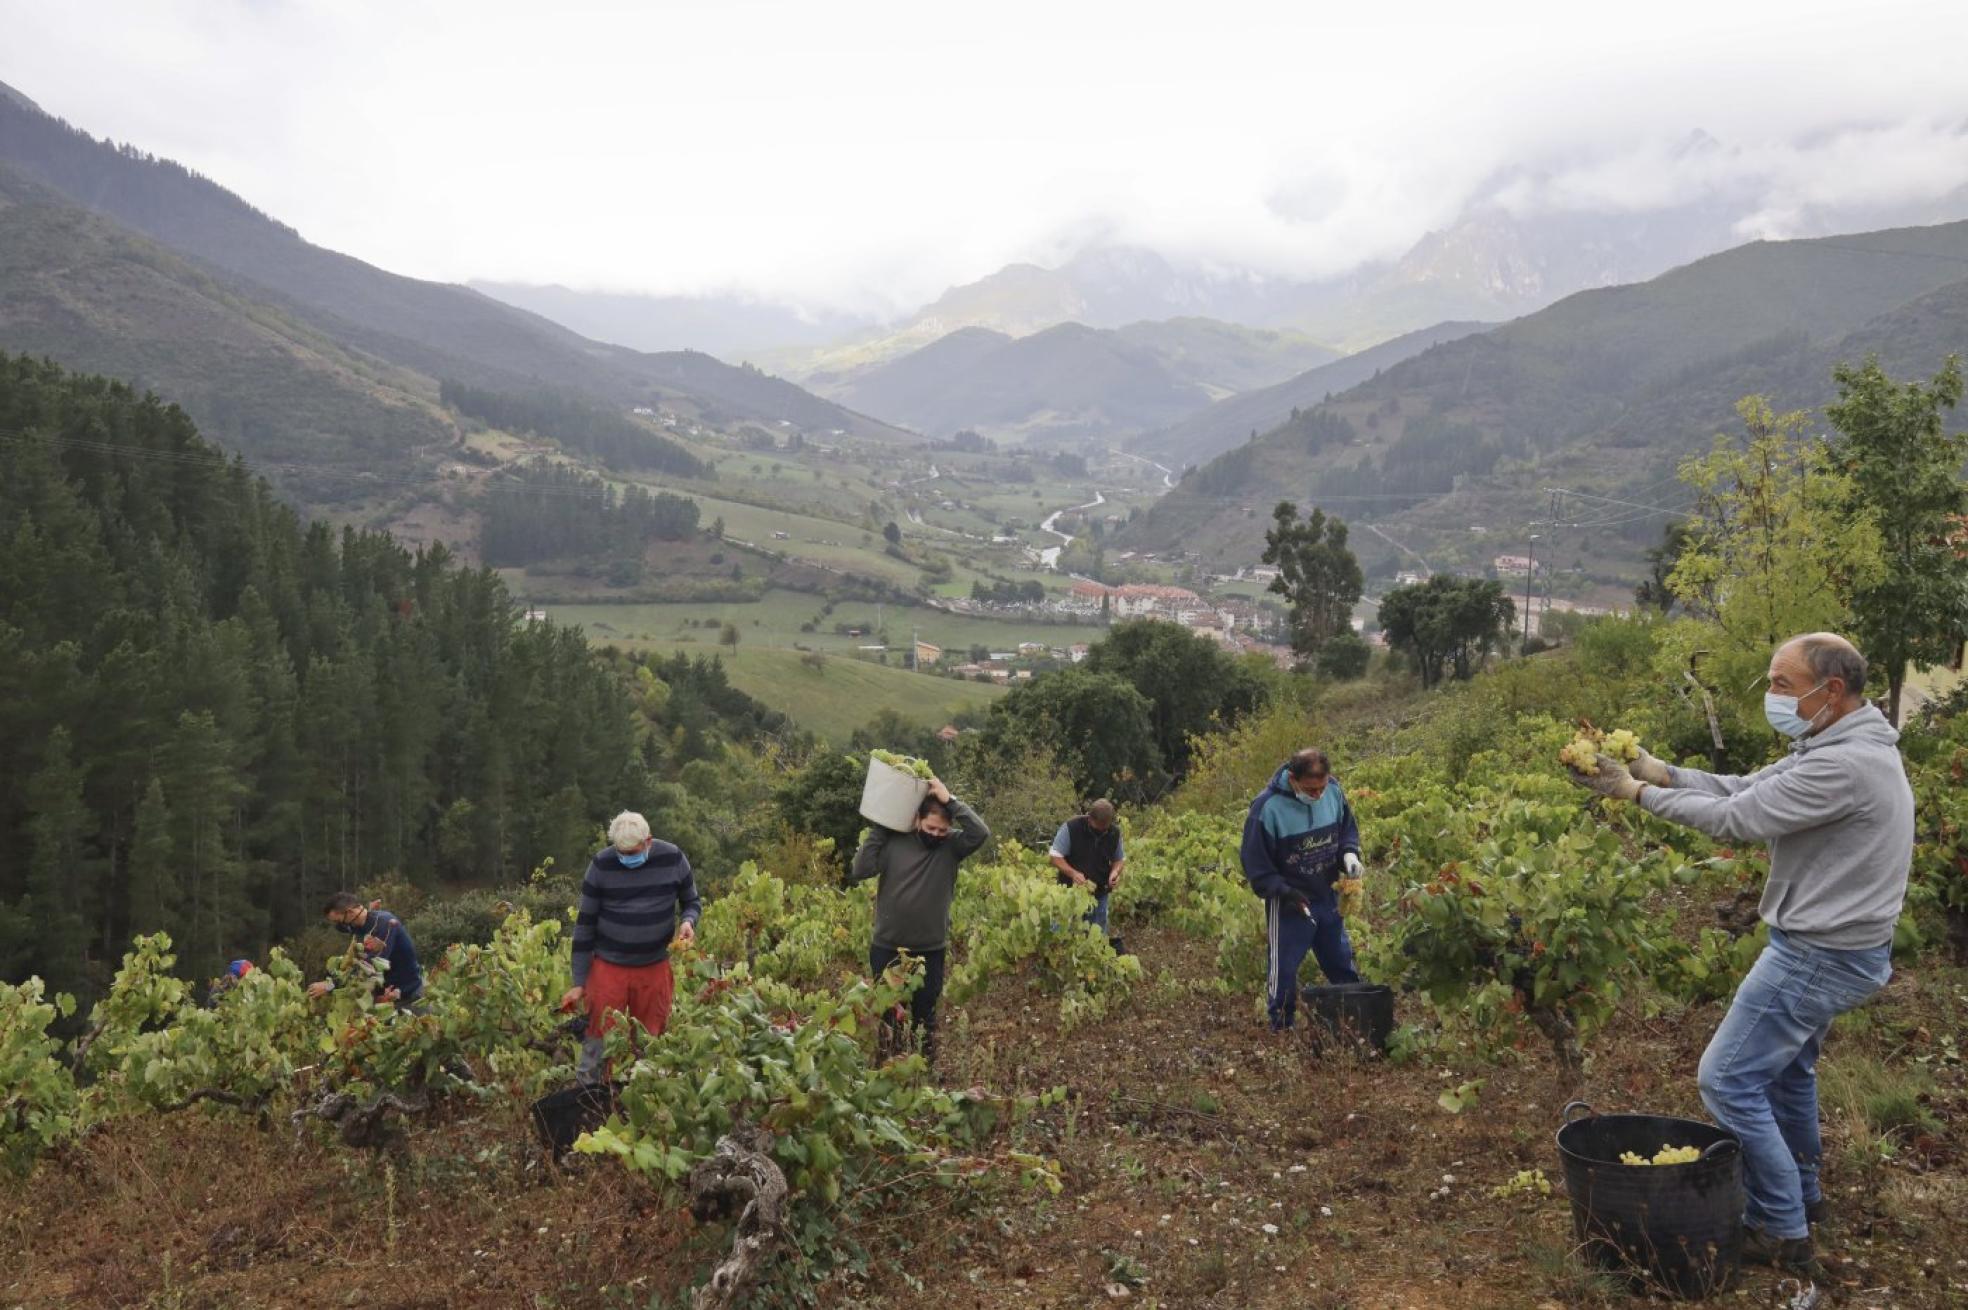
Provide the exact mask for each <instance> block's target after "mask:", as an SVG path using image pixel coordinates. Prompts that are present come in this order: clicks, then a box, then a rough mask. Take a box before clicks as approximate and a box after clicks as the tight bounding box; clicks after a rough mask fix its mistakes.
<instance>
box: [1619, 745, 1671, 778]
mask: <svg viewBox="0 0 1968 1310" xmlns="http://www.w3.org/2000/svg"><path fill="white" fill-rule="evenodd" d="M1626 768H1627V772H1629V773H1631V774H1632V775H1633V776H1634V777H1636V778H1638V779H1639V780H1640V781H1642V782H1644V783H1646V784H1647V785H1648V786H1649V787H1671V786H1673V785H1674V783H1673V780H1672V778H1671V777H1670V776H1669V774H1668V771H1667V766H1666V765H1665V764H1663V763H1661V762H1660V761H1659V760H1657V759H1655V758H1654V757H1653V756H1651V755H1649V754H1647V752H1646V751H1645V750H1642V751H1641V752H1640V755H1639V758H1637V759H1636V760H1634V761H1633V763H1631V764H1629V765H1627V766H1626Z"/></svg>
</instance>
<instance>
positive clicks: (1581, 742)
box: [1558, 727, 1640, 778]
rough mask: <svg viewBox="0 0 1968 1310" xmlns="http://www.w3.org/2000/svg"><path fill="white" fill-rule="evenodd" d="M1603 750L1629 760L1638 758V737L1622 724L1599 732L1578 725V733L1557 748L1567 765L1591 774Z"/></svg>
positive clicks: (1595, 729)
mask: <svg viewBox="0 0 1968 1310" xmlns="http://www.w3.org/2000/svg"><path fill="white" fill-rule="evenodd" d="M1602 754H1604V755H1610V756H1612V757H1613V758H1614V759H1616V760H1623V761H1625V762H1627V763H1631V762H1632V761H1634V760H1637V759H1639V758H1640V739H1639V738H1638V737H1636V736H1634V735H1633V733H1632V732H1630V731H1628V730H1627V729H1625V728H1614V729H1613V730H1612V731H1611V732H1601V731H1600V730H1599V729H1597V728H1592V727H1584V728H1580V729H1579V730H1578V734H1577V735H1576V736H1574V737H1573V738H1572V739H1571V741H1569V742H1567V743H1566V744H1565V747H1564V749H1563V750H1561V751H1559V752H1558V760H1559V762H1560V763H1561V764H1564V765H1565V766H1566V767H1567V768H1571V769H1576V770H1578V771H1579V772H1580V773H1583V774H1584V775H1585V776H1586V777H1588V778H1590V777H1593V776H1595V775H1596V774H1597V773H1598V772H1599V757H1600V755H1602Z"/></svg>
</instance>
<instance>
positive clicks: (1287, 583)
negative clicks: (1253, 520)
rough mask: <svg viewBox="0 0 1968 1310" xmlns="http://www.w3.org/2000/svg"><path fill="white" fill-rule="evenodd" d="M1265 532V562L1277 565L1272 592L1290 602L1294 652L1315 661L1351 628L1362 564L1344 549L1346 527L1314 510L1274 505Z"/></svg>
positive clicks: (1281, 503) (1282, 503) (1285, 503)
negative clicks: (1301, 515)
mask: <svg viewBox="0 0 1968 1310" xmlns="http://www.w3.org/2000/svg"><path fill="white" fill-rule="evenodd" d="M1271 519H1272V526H1271V527H1270V528H1269V529H1267V530H1266V531H1265V533H1264V562H1265V563H1266V564H1275V565H1277V566H1278V576H1277V577H1276V578H1274V579H1273V580H1272V582H1271V590H1272V591H1274V592H1277V593H1278V594H1279V595H1280V596H1283V597H1285V599H1287V600H1289V601H1290V602H1291V632H1292V650H1294V651H1295V652H1297V653H1298V654H1299V655H1301V656H1304V657H1306V658H1308V659H1311V658H1316V657H1317V656H1318V653H1319V650H1320V648H1321V647H1323V646H1324V645H1325V644H1326V642H1328V641H1330V640H1331V639H1332V638H1333V637H1334V636H1336V635H1338V634H1339V633H1341V632H1345V631H1349V630H1350V629H1351V626H1352V617H1353V607H1354V606H1355V605H1357V604H1359V603H1360V595H1361V592H1362V590H1363V589H1364V586H1365V579H1364V578H1363V577H1362V575H1361V573H1360V561H1359V560H1357V559H1355V558H1354V556H1353V552H1352V551H1350V550H1348V549H1347V548H1346V523H1345V522H1344V520H1341V519H1337V518H1327V517H1326V512H1325V511H1324V510H1322V509H1318V508H1316V507H1315V508H1314V509H1313V511H1312V513H1311V515H1310V516H1309V517H1308V518H1304V519H1300V518H1299V517H1298V506H1297V505H1295V504H1293V503H1292V502H1291V501H1289V500H1281V501H1279V502H1278V506H1277V508H1276V509H1274V510H1272V511H1271Z"/></svg>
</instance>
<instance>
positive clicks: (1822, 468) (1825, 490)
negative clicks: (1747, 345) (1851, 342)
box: [1664, 396, 1880, 696]
mask: <svg viewBox="0 0 1968 1310" xmlns="http://www.w3.org/2000/svg"><path fill="white" fill-rule="evenodd" d="M1736 412H1737V413H1738V414H1739V415H1741V416H1742V420H1743V427H1744V429H1745V434H1744V436H1743V437H1741V438H1730V437H1717V438H1716V439H1715V446H1714V449H1713V450H1711V451H1710V452H1709V453H1708V454H1707V455H1702V456H1697V457H1695V458H1692V459H1689V460H1688V461H1686V462H1685V463H1684V464H1682V466H1681V480H1682V481H1683V482H1684V483H1686V484H1687V485H1688V486H1689V487H1691V488H1693V489H1694V492H1695V517H1694V519H1693V520H1692V521H1691V522H1690V523H1689V525H1688V527H1689V534H1690V535H1689V540H1688V542H1687V544H1686V545H1685V547H1684V548H1683V549H1682V551H1681V554H1680V557H1679V558H1678V559H1677V560H1676V561H1675V564H1674V569H1673V572H1672V573H1670V574H1669V575H1668V579H1667V585H1668V588H1669V590H1671V591H1672V592H1673V594H1674V596H1675V598H1676V599H1678V600H1679V601H1680V602H1681V603H1682V604H1683V605H1684V606H1686V607H1687V609H1688V611H1689V612H1690V613H1691V614H1692V615H1694V616H1695V617H1696V618H1698V619H1705V620H1708V623H1706V624H1703V625H1698V626H1697V625H1688V626H1685V627H1683V628H1681V629H1680V630H1679V631H1678V632H1677V633H1676V634H1675V637H1674V639H1673V640H1670V641H1669V642H1667V643H1666V645H1665V647H1664V649H1665V650H1666V651H1667V655H1666V658H1667V659H1668V660H1669V662H1670V664H1671V666H1672V667H1673V669H1674V670H1676V672H1675V676H1677V677H1678V676H1679V670H1681V669H1685V668H1687V667H1688V663H1687V661H1688V657H1689V656H1690V654H1692V653H1693V652H1694V650H1695V649H1697V648H1699V649H1701V650H1704V651H1706V656H1705V658H1704V659H1703V661H1702V668H1703V670H1704V673H1703V678H1704V680H1705V681H1708V682H1710V683H1711V684H1712V685H1714V686H1716V687H1718V688H1721V689H1723V690H1725V691H1727V692H1729V693H1730V694H1740V695H1747V694H1748V689H1750V688H1751V686H1752V684H1753V683H1754V682H1755V680H1756V678H1757V677H1758V676H1759V675H1761V674H1762V672H1763V671H1764V668H1765V666H1766V665H1767V664H1768V662H1769V658H1770V652H1771V651H1772V650H1775V649H1776V648H1777V647H1778V646H1779V645H1781V644H1782V643H1783V642H1784V641H1786V640H1788V639H1789V638H1791V637H1793V636H1796V635H1797V634H1798V633H1800V632H1837V631H1843V630H1845V629H1848V628H1849V627H1850V626H1851V619H1852V610H1851V601H1852V597H1853V596H1854V595H1855V594H1856V593H1857V591H1858V590H1859V588H1861V587H1862V586H1864V585H1866V584H1868V583H1869V582H1870V581H1871V580H1872V579H1873V578H1874V577H1876V576H1877V575H1878V572H1879V567H1880V561H1879V534H1878V531H1877V529H1876V528H1875V527H1874V526H1873V525H1872V523H1871V522H1870V521H1869V520H1868V519H1867V518H1866V517H1864V516H1862V515H1860V516H1854V515H1853V514H1852V513H1851V512H1850V510H1849V508H1848V507H1849V505H1850V503H1851V495H1852V492H1851V488H1850V484H1849V481H1848V479H1847V478H1846V477H1845V475H1844V474H1843V473H1842V471H1841V470H1840V469H1839V468H1838V466H1837V464H1836V463H1835V462H1834V461H1833V460H1832V459H1831V458H1830V456H1829V452H1828V451H1827V449H1826V447H1825V445H1824V443H1823V442H1821V441H1817V440H1814V439H1812V438H1810V437H1808V436H1806V435H1805V434H1804V425H1805V423H1806V416H1805V415H1804V414H1803V413H1802V412H1801V411H1798V412H1793V413H1788V414H1779V413H1777V412H1775V411H1774V410H1772V409H1771V408H1770V404H1769V402H1768V401H1767V400H1765V399H1764V398H1763V397H1761V396H1749V397H1746V398H1745V399H1744V400H1743V401H1742V402H1741V403H1740V404H1738V405H1737V406H1736ZM1759 696H1760V693H1759Z"/></svg>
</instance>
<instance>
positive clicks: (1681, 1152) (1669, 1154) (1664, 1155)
mask: <svg viewBox="0 0 1968 1310" xmlns="http://www.w3.org/2000/svg"><path fill="white" fill-rule="evenodd" d="M1701 1158H1702V1153H1701V1152H1700V1151H1699V1150H1698V1149H1696V1148H1695V1147H1692V1146H1668V1145H1666V1144H1665V1143H1663V1144H1662V1145H1661V1149H1660V1150H1658V1151H1656V1152H1654V1158H1653V1159H1651V1160H1649V1159H1648V1158H1647V1157H1646V1156H1644V1155H1635V1154H1634V1153H1633V1152H1632V1151H1621V1152H1620V1163H1621V1164H1693V1163H1694V1162H1695V1161H1697V1160H1699V1159H1701Z"/></svg>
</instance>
